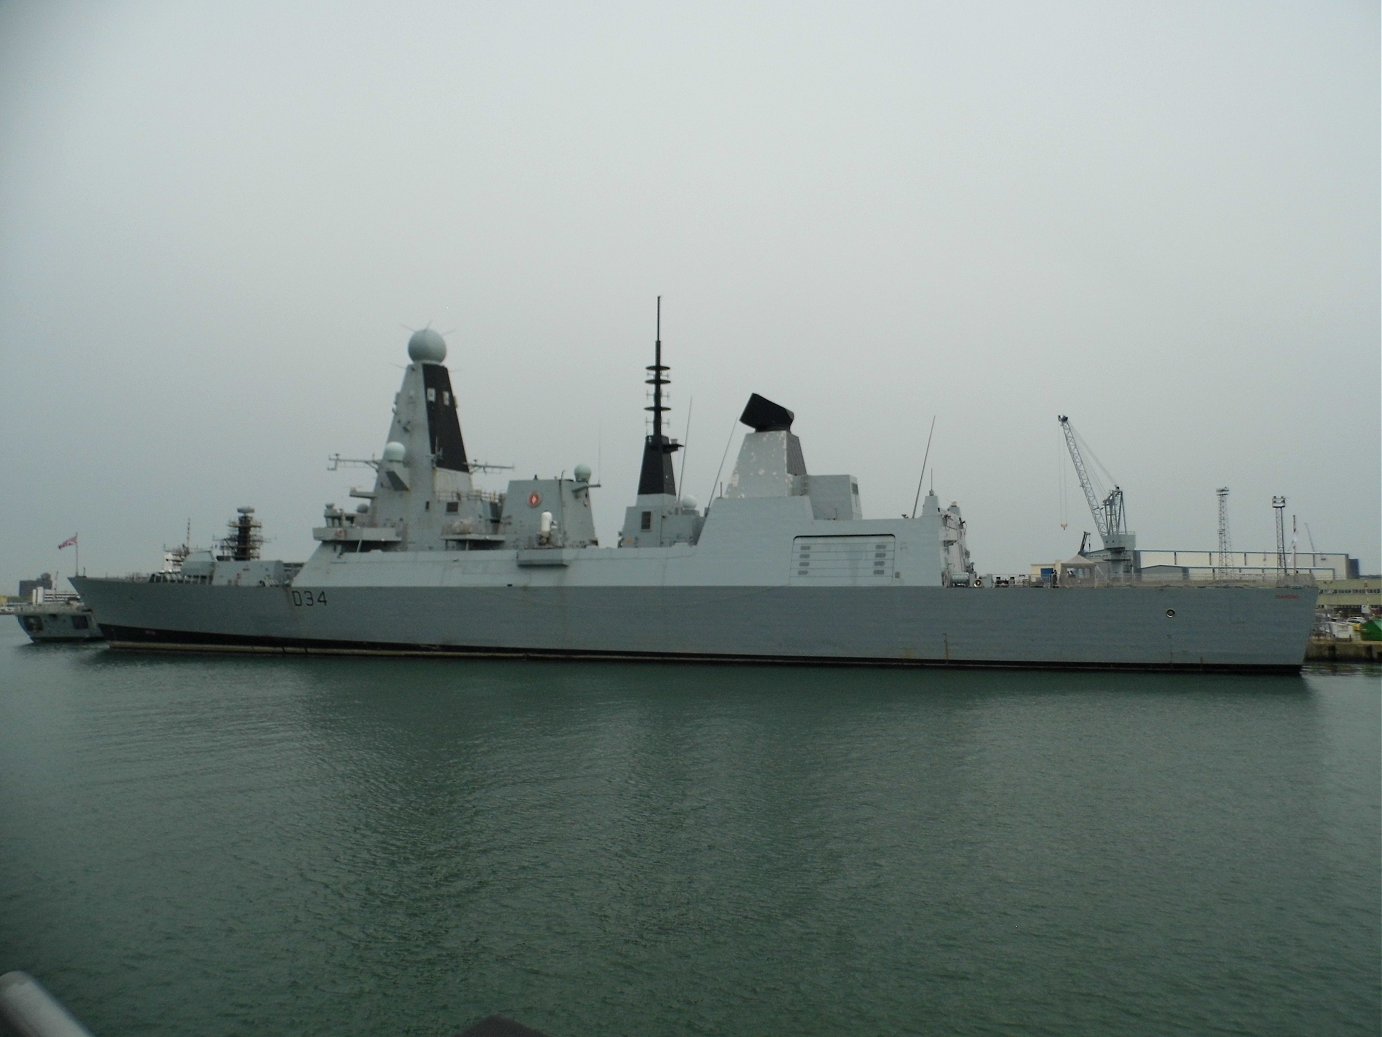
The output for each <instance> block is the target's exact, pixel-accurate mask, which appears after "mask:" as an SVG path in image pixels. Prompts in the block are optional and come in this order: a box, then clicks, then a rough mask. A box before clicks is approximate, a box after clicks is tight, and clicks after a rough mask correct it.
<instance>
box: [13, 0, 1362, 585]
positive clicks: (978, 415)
mask: <svg viewBox="0 0 1382 1037" xmlns="http://www.w3.org/2000/svg"><path fill="white" fill-rule="evenodd" d="M1378 54H1379V25H1378V7H1377V4H1376V3H1375V2H1372V0H1367V2H1364V0H1358V2H1344V0H1339V2H1313V3H1271V2H1263V0H1251V2H1234V0H1219V2H1214V3H1204V2H1203V0H1192V2H1183V3H1182V2H1174V0H1167V2H1161V3H1156V4H1146V3H1109V2H1103V0H1099V2H1088V3H1074V2H1049V3H1041V2H994V3H966V4H940V3H925V2H916V0H913V2H906V3H805V2H800V3H797V2H794V3H786V2H784V3H776V4H773V3H752V2H750V3H744V2H738V0H736V2H733V3H716V2H701V3H695V4H690V3H676V4H660V3H651V2H647V0H640V2H637V3H632V2H630V3H595V4H565V3H556V2H551V3H523V2H508V3H502V4H501V3H485V4H481V3H461V2H436V3H431V2H411V3H409V2H404V3H396V2H394V3H389V4H383V3H380V4H372V3H341V2H331V3H326V2H322V3H283V2H281V0H275V2H273V3H267V2H262V0H238V2H236V3H233V4H230V3H217V4H210V3H197V2H185V0H178V2H141V0H127V2H118V3H102V4H92V3H86V2H82V3H71V2H66V0H35V2H29V0H0V361H2V362H3V377H0V413H3V415H4V430H5V434H4V436H3V437H2V438H0V458H3V461H4V481H3V485H4V497H3V509H0V523H3V527H0V528H2V530H3V534H2V535H0V591H3V592H7V593H14V591H15V585H16V583H17V581H18V580H19V579H20V578H21V577H28V576H33V575H35V574H37V573H39V572H41V571H45V570H47V571H56V572H59V573H60V574H61V575H62V576H66V575H70V573H71V571H72V567H73V563H74V561H75V557H74V552H73V551H72V550H71V549H70V548H69V549H67V550H65V551H63V552H58V551H57V549H56V548H57V545H58V543H59V542H61V541H62V540H63V539H65V538H67V537H69V536H71V535H72V534H73V533H79V534H80V543H81V563H82V566H83V567H84V568H85V569H86V570H87V572H88V573H92V574H99V573H107V572H110V573H120V572H127V571H133V570H148V569H152V568H156V567H157V566H158V565H159V563H160V561H161V556H162V548H163V546H164V545H172V544H176V543H179V542H181V541H182V540H183V538H184V534H185V530H186V527H187V525H188V523H189V521H190V523H191V531H192V541H193V544H194V546H195V545H202V546H205V545H208V544H209V543H210V541H211V540H212V539H214V538H215V537H218V536H220V535H221V534H222V532H223V527H224V523H225V522H226V521H227V520H228V519H230V518H231V517H232V515H233V514H234V511H235V508H236V507H238V506H240V505H252V506H254V507H255V508H256V509H257V510H258V515H259V516H260V518H261V519H262V520H263V522H264V532H265V536H266V537H267V539H268V541H269V543H268V546H267V547H266V551H265V553H266V554H270V555H274V556H282V557H287V558H290V559H302V558H304V557H306V555H307V554H308V553H309V551H310V550H311V548H312V546H313V542H312V540H311V536H310V529H311V527H312V526H313V525H316V524H318V523H319V522H320V521H321V512H322V507H323V505H324V504H325V503H326V502H328V501H334V502H338V503H342V504H349V503H351V502H350V501H349V500H348V498H347V490H348V489H349V487H350V486H351V485H363V484H365V483H367V482H368V481H369V480H370V478H371V473H369V472H368V471H367V470H364V469H349V470H341V471H336V472H332V471H329V470H328V469H327V458H328V456H329V455H331V454H333V453H337V452H339V453H340V454H342V455H344V456H346V457H355V458H364V457H370V456H377V455H378V454H379V452H380V451H381V450H382V448H383V445H384V440H385V435H386V433H387V431H388V426H389V418H390V406H391V404H392V400H393V395H394V393H395V392H396V391H397V388H398V384H399V380H400V378H401V374H402V366H403V364H405V363H406V343H407V339H408V335H409V332H410V329H413V328H418V327H423V326H428V325H430V326H431V327H434V328H436V329H437V330H439V331H441V332H442V333H443V334H444V335H445V336H446V339H447V342H448V344H449V349H450V354H449V356H448V366H449V367H450V369H451V375H452V380H453V383H454V384H455V386H456V388H457V391H458V396H459V398H460V403H461V422H462V428H463V430H464V433H465V439H466V445H467V447H468V449H469V452H470V454H471V456H472V458H473V459H477V460H481V461H486V462H490V463H493V464H509V465H514V466H516V469H517V473H518V474H521V475H524V476H527V475H532V474H534V473H537V474H542V475H555V474H557V473H558V472H562V471H565V472H566V473H568V474H569V473H570V472H571V471H572V469H573V468H574V467H575V466H576V465H577V464H579V463H586V464H589V465H591V466H592V467H593V468H594V469H595V471H596V474H597V476H598V477H599V480H600V482H601V484H602V488H601V489H600V490H599V491H597V496H596V498H595V506H596V520H597V525H598V528H599V532H600V535H601V537H602V539H603V540H604V541H605V542H607V543H613V541H614V537H615V534H616V532H617V530H618V528H619V524H620V522H621V520H622V517H623V509H624V507H625V506H626V505H628V504H630V503H632V500H633V496H634V493H635V490H636V483H637V475H638V467H639V457H640V451H641V444H642V437H643V435H644V432H645V425H644V422H645V413H644V411H643V407H644V405H645V401H644V391H645V387H644V385H643V379H644V378H645V377H646V375H645V372H644V366H645V365H647V364H649V363H651V362H652V357H651V352H652V344H653V338H654V318H655V306H656V303H655V300H656V297H657V296H658V295H662V296H663V323H662V337H663V341H664V359H665V361H666V362H668V363H670V364H671V365H672V371H671V377H672V381H673V385H672V392H673V395H672V405H673V408H674V409H673V411H672V413H671V416H670V421H671V425H672V432H673V434H674V435H675V436H676V438H678V439H686V440H687V441H688V444H689V448H688V450H687V452H686V454H685V457H684V458H683V457H682V456H681V455H678V457H677V466H678V471H679V472H682V471H684V476H683V478H682V481H681V489H682V490H683V492H685V493H687V494H689V495H691V496H694V497H696V498H697V499H698V500H699V501H700V502H701V503H705V502H706V501H707V500H709V499H710V498H711V497H712V495H713V493H714V490H715V485H716V473H717V471H718V470H719V467H720V461H721V457H722V455H723V454H724V452H725V449H726V444H727V443H728V442H729V439H730V435H731V432H732V430H733V429H734V428H735V419H736V418H737V416H738V414H739V412H740V410H741V409H742V407H743V405H744V402H745V401H746V400H747V398H748V396H749V394H750V393H751V392H759V393H761V394H763V395H765V396H767V397H769V398H770V399H773V400H775V401H777V402H779V403H781V404H783V405H784V406H786V407H788V408H790V409H792V410H794V411H795V412H796V415H797V420H796V425H795V427H794V431H796V432H797V433H798V434H799V435H800V436H801V439H802V446H803V451H804V454H805V457H806V462H807V466H808V468H809V469H810V470H811V471H812V472H815V473H819V474H835V473H842V472H849V473H853V474H855V475H856V476H858V478H859V481H860V490H861V499H862V501H863V507H864V512H865V515H866V516H869V517H882V516H889V515H897V514H901V513H903V512H905V511H910V510H911V507H912V501H913V498H914V496H915V494H916V490H917V484H918V479H919V477H920V474H921V465H922V455H923V453H924V451H925V447H926V440H927V433H928V429H929V428H930V426H931V422H932V420H933V419H934V420H935V437H934V442H933V443H932V446H931V454H930V462H931V463H930V471H928V474H927V476H926V481H927V483H928V484H929V483H931V482H932V481H934V485H935V488H936V491H937V493H938V494H939V495H940V497H941V499H942V502H943V503H946V504H948V503H949V502H950V501H952V500H957V501H959V503H960V505H961V507H962V509H963V511H964V515H965V518H966V520H967V522H968V527H969V542H970V547H971V550H972V551H973V553H974V557H975V561H976V564H977V566H978V568H979V569H980V571H982V572H1011V571H1025V568H1026V566H1027V565H1028V563H1030V562H1036V561H1042V560H1050V559H1054V558H1057V557H1066V556H1069V555H1070V554H1072V553H1073V552H1074V550H1075V549H1076V548H1077V547H1078V545H1079V541H1080V534H1081V532H1082V531H1084V530H1087V529H1092V528H1093V526H1092V520H1091V519H1090V516H1089V513H1088V509H1087V508H1086V507H1085V506H1084V500H1083V497H1082V495H1081V494H1080V491H1079V487H1078V484H1077V483H1076V482H1075V479H1074V477H1073V470H1072V468H1071V463H1070V459H1069V456H1068V455H1067V453H1066V451H1065V446H1064V443H1063V441H1062V439H1061V436H1060V431H1059V428H1058V425H1057V422H1056V416H1057V414H1068V415H1070V417H1071V421H1072V423H1073V424H1074V426H1075V427H1076V429H1077V430H1078V431H1079V433H1080V435H1081V436H1082V437H1083V438H1084V439H1085V441H1086V442H1087V443H1088V444H1089V446H1090V447H1091V448H1092V450H1093V452H1094V454H1095V455H1096V456H1097V459H1098V461H1099V462H1101V463H1102V464H1103V465H1104V466H1106V468H1107V470H1108V471H1109V473H1110V474H1111V477H1112V478H1113V479H1115V480H1116V481H1117V482H1118V483H1119V484H1120V485H1121V486H1122V487H1123V489H1124V492H1125V494H1126V501H1127V511H1128V517H1129V524H1130V526H1131V527H1132V528H1133V529H1134V530H1135V531H1136V532H1137V534H1138V544H1139V546H1140V547H1143V548H1198V549H1205V550H1212V549H1214V548H1215V546H1216V545H1217V498H1216V495H1215V490H1216V488H1217V487H1220V486H1228V487H1230V496H1229V515H1230V525H1231V531H1232V539H1233V546H1234V547H1235V548H1236V549H1239V550H1243V549H1248V550H1271V549H1273V547H1274V543H1275V532H1274V524H1273V512H1272V508H1271V498H1272V496H1273V495H1275V494H1282V495H1285V496H1286V497H1287V499H1288V505H1287V509H1286V514H1287V521H1288V523H1289V522H1290V520H1291V516H1295V517H1296V519H1297V523H1298V526H1299V530H1300V541H1301V546H1302V547H1303V548H1306V547H1308V542H1307V536H1308V538H1309V539H1310V540H1313V542H1314V544H1315V546H1316V547H1317V548H1318V549H1319V550H1321V551H1336V552H1348V553H1350V554H1352V555H1355V556H1357V557H1359V558H1361V559H1362V564H1363V569H1364V571H1365V572H1373V573H1376V572H1378V571H1379V570H1380V569H1382V558H1380V556H1382V549H1380V548H1379V525H1382V519H1380V518H1379V514H1380V513H1382V490H1380V489H1379V472H1380V471H1382V458H1379V440H1380V439H1382V431H1380V429H1379V425H1380V422H1379V386H1380V385H1382V372H1380V371H1379V311H1380V306H1382V304H1380V302H1379V183H1380V175H1379V67H1378V66H1379V59H1378ZM688 428H689V434H688ZM735 450H737V434H736V440H735V444H734V446H733V447H731V448H730V458H729V461H728V462H727V463H726V470H725V471H724V472H723V473H721V475H720V479H721V480H724V479H727V478H728V474H729V472H728V468H729V466H730V465H732V463H733V457H734V451H735ZM683 463H684V469H683V468H682V465H683ZM508 474H509V473H496V474H494V475H492V476H488V477H486V479H487V480H488V481H487V485H488V486H489V487H490V488H493V489H502V488H503V484H504V481H505V480H506V479H507V478H508ZM1307 526H1308V533H1307Z"/></svg>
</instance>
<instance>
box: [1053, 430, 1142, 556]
mask: <svg viewBox="0 0 1382 1037" xmlns="http://www.w3.org/2000/svg"><path fill="white" fill-rule="evenodd" d="M1057 420H1058V421H1059V422H1060V429H1061V432H1062V433H1063V434H1064V435H1065V445H1066V446H1067V447H1068V448H1069V450H1070V460H1071V461H1073V462H1074V464H1075V474H1076V475H1077V476H1079V479H1080V489H1082V490H1084V496H1085V500H1086V501H1087V502H1088V504H1089V513H1090V514H1091V515H1093V516H1094V527H1095V529H1097V530H1098V531H1099V539H1100V540H1102V541H1103V544H1104V546H1103V549H1102V550H1099V551H1091V552H1089V555H1088V557H1090V558H1095V559H1098V560H1100V561H1105V562H1107V563H1108V566H1109V572H1110V574H1111V575H1131V574H1132V573H1133V572H1135V571H1136V568H1137V562H1136V547H1137V536H1136V534H1134V533H1129V532H1128V518H1127V514H1126V513H1125V512H1124V510H1123V489H1122V487H1120V486H1114V487H1113V489H1112V490H1111V491H1110V492H1109V493H1108V495H1107V496H1106V497H1104V499H1103V500H1102V501H1100V500H1099V496H1098V494H1096V493H1095V492H1094V484H1093V483H1092V482H1091V480H1090V478H1089V471H1088V469H1086V468H1085V463H1084V457H1083V456H1082V454H1081V453H1080V446H1079V443H1078V442H1077V440H1076V437H1075V429H1074V426H1072V425H1071V424H1070V419H1069V418H1068V417H1066V416H1065V415H1064V414H1059V415H1057ZM1083 546H1084V545H1083V544H1081V548H1082V550H1081V553H1083Z"/></svg>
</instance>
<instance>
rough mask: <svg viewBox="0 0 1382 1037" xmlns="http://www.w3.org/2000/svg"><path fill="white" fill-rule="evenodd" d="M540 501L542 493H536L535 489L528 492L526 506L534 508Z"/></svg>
mask: <svg viewBox="0 0 1382 1037" xmlns="http://www.w3.org/2000/svg"><path fill="white" fill-rule="evenodd" d="M541 503H542V494H540V493H538V492H537V490H534V491H533V492H532V493H530V494H528V507H530V508H536V507H537V506H538V505H539V504H541Z"/></svg>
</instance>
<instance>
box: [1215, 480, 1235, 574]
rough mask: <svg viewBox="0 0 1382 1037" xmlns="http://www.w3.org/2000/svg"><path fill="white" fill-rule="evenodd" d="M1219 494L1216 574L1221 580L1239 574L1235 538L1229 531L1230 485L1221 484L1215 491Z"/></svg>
mask: <svg viewBox="0 0 1382 1037" xmlns="http://www.w3.org/2000/svg"><path fill="white" fill-rule="evenodd" d="M1214 492H1215V493H1217V494H1218V495H1219V564H1218V566H1217V567H1216V571H1215V575H1216V576H1218V577H1219V578H1220V579H1221V580H1222V579H1228V578H1231V577H1233V576H1237V575H1238V571H1237V570H1236V569H1235V568H1234V566H1233V540H1232V538H1231V537H1230V536H1229V532H1228V487H1227V486H1220V487H1219V488H1218V489H1217V490H1215V491H1214Z"/></svg>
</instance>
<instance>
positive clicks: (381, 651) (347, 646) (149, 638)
mask: <svg viewBox="0 0 1382 1037" xmlns="http://www.w3.org/2000/svg"><path fill="white" fill-rule="evenodd" d="M104 629H105V632H106V637H107V640H108V642H109V644H110V647H112V648H115V649H121V650H142V651H168V652H223V653H229V654H259V655H375V656H420V657H425V656H432V657H442V658H465V659H477V658H478V659H583V660H589V661H605V662H612V661H642V662H678V663H730V664H735V665H774V666H779V665H784V664H786V665H799V666H855V667H859V666H867V667H880V668H897V667H925V668H943V669H967V670H1090V671H1137V672H1180V673H1183V672H1186V671H1194V672H1206V673H1208V672H1213V673H1259V674H1260V673H1279V674H1298V673H1300V669H1301V664H1299V663H1298V664H1295V665H1278V664H1270V665H1249V664H1241V663H1235V664H1218V663H1115V662H1100V663H1071V662H1050V661H1037V662H1026V661H1021V660H1015V659H1014V660H1001V661H990V660H966V659H868V658H849V657H840V656H796V655H724V654H719V655H717V654H709V653H707V654H700V653H685V652H608V651H598V652H587V651H579V650H571V649H549V648H495V647H493V646H487V647H473V646H467V645H436V644H390V643H384V642H368V641H316V640H307V639H296V638H277V637H239V636H235V635H229V634H207V633H198V632H195V631H185V630H141V629H136V628H133V627H118V626H116V627H112V626H106V627H104Z"/></svg>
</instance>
